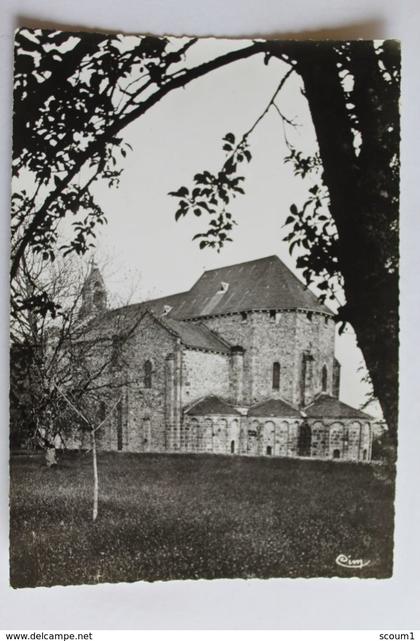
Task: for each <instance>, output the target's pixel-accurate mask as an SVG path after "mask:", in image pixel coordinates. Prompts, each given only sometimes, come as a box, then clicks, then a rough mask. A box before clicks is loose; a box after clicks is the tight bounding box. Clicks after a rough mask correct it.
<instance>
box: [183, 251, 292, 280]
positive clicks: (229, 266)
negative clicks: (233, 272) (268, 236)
mask: <svg viewBox="0 0 420 641" xmlns="http://www.w3.org/2000/svg"><path fill="white" fill-rule="evenodd" d="M269 258H277V260H279V261H280V262H282V261H281V259H280V258H279V257H278V256H277V255H276V254H270V255H269V256H262V257H261V258H253V259H251V260H243V261H241V262H239V263H232V264H231V265H223V266H222V267H213V268H212V269H205V270H204V271H203V274H208V273H209V272H217V271H220V270H221V269H230V268H231V267H240V266H243V265H248V264H249V263H259V262H261V261H263V260H268V259H269ZM194 285H195V283H194Z"/></svg>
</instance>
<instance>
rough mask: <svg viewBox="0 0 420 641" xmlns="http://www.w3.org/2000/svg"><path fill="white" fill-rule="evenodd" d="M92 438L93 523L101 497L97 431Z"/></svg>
mask: <svg viewBox="0 0 420 641" xmlns="http://www.w3.org/2000/svg"><path fill="white" fill-rule="evenodd" d="M91 437H92V463H93V510H92V521H96V519H97V517H98V496H99V478H98V459H97V455H96V435H95V430H92V432H91Z"/></svg>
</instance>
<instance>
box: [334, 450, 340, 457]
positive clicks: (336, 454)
mask: <svg viewBox="0 0 420 641" xmlns="http://www.w3.org/2000/svg"><path fill="white" fill-rule="evenodd" d="M340 456H341V452H340V450H333V458H340Z"/></svg>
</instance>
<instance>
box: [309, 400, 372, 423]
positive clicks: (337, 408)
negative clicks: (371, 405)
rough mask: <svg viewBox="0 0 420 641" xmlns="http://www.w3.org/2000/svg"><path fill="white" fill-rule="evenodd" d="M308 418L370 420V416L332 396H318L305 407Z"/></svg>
mask: <svg viewBox="0 0 420 641" xmlns="http://www.w3.org/2000/svg"><path fill="white" fill-rule="evenodd" d="M305 414H306V415H307V416H308V418H362V419H365V420H366V419H369V420H372V416H369V414H366V412H362V410H358V409H356V408H355V407H351V405H347V403H343V402H342V401H339V400H338V398H335V397H334V396H329V395H328V394H320V395H319V396H318V398H316V399H315V400H314V402H313V403H311V404H310V405H308V407H305Z"/></svg>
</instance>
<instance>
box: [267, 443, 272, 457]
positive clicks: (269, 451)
mask: <svg viewBox="0 0 420 641" xmlns="http://www.w3.org/2000/svg"><path fill="white" fill-rule="evenodd" d="M272 452H273V450H272V448H271V445H267V449H266V453H267V456H271V454H272Z"/></svg>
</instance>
